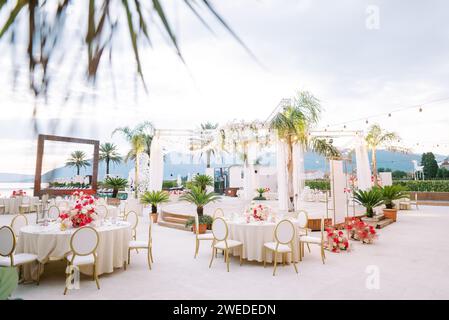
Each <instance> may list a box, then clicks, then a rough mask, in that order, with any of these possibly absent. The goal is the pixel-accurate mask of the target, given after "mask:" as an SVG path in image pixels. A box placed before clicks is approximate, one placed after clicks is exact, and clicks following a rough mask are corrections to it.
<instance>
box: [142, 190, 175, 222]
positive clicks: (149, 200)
mask: <svg viewBox="0 0 449 320" xmlns="http://www.w3.org/2000/svg"><path fill="white" fill-rule="evenodd" d="M169 200H170V196H169V195H168V192H166V191H147V192H145V193H144V194H143V195H142V196H141V197H140V202H141V203H143V204H147V205H148V204H150V205H151V218H152V219H153V223H157V218H158V214H157V206H158V204H161V203H165V202H168V201H169Z"/></svg>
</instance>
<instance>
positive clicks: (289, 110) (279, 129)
mask: <svg viewBox="0 0 449 320" xmlns="http://www.w3.org/2000/svg"><path fill="white" fill-rule="evenodd" d="M320 116H321V105H320V102H319V100H318V99H317V98H315V97H314V96H313V95H312V94H311V93H309V92H307V91H299V92H298V93H297V95H296V97H295V98H293V99H292V101H291V102H290V103H289V104H288V105H286V106H284V108H283V110H282V111H281V112H279V113H277V114H276V115H275V116H274V118H273V119H272V120H271V123H270V128H271V129H273V130H275V131H276V133H277V135H278V137H279V139H280V140H282V141H284V142H285V143H286V144H287V152H288V156H287V159H288V162H287V170H288V177H287V180H288V192H289V197H290V200H291V201H293V198H294V192H293V146H294V145H295V144H299V145H301V146H302V147H303V148H304V149H305V150H312V151H314V152H316V153H318V154H321V155H323V156H326V157H338V156H340V152H339V151H338V150H337V148H335V147H334V146H333V145H332V143H330V142H328V141H327V140H326V139H322V138H317V137H310V135H309V132H310V129H311V128H312V127H313V126H314V125H316V124H317V123H318V121H319V119H320Z"/></svg>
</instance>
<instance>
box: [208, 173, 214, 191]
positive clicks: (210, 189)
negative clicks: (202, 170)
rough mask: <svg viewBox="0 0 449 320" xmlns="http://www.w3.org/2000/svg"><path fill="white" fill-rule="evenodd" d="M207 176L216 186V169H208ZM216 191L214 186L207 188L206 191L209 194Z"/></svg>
mask: <svg viewBox="0 0 449 320" xmlns="http://www.w3.org/2000/svg"><path fill="white" fill-rule="evenodd" d="M206 175H208V176H209V177H211V178H212V181H214V182H213V183H212V184H213V185H214V184H215V180H214V179H215V177H214V168H206ZM214 190H215V188H214V186H207V187H206V191H207V192H213V191H214Z"/></svg>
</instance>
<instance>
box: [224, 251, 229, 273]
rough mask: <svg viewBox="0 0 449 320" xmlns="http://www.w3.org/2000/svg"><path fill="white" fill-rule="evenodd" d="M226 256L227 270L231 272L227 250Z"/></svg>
mask: <svg viewBox="0 0 449 320" xmlns="http://www.w3.org/2000/svg"><path fill="white" fill-rule="evenodd" d="M225 256H226V268H227V269H228V272H229V250H226V252H225Z"/></svg>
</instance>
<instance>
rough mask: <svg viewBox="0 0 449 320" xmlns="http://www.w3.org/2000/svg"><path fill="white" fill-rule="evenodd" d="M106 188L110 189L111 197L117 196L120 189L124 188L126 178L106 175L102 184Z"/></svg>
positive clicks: (126, 182) (126, 181) (126, 184)
mask: <svg viewBox="0 0 449 320" xmlns="http://www.w3.org/2000/svg"><path fill="white" fill-rule="evenodd" d="M103 185H104V186H105V187H106V188H111V189H112V197H113V198H117V194H118V192H119V191H120V190H123V189H125V188H126V187H127V186H128V180H126V179H123V178H113V177H106V180H105V181H104V184H103Z"/></svg>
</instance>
